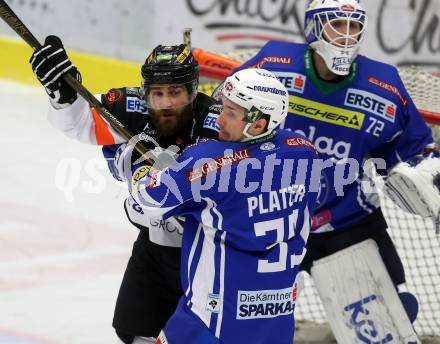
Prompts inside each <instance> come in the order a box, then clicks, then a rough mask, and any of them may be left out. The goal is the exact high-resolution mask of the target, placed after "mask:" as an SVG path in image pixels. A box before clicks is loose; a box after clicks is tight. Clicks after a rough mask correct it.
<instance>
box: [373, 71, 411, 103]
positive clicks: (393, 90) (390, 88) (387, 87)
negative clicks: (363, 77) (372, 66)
mask: <svg viewBox="0 0 440 344" xmlns="http://www.w3.org/2000/svg"><path fill="white" fill-rule="evenodd" d="M368 82H370V83H372V84H374V85H376V86H379V87H380V88H383V89H384V90H386V91H388V92H391V93H394V94H395V95H396V96H397V97H399V99H400V101H401V102H402V104H403V105H404V106H407V105H408V99H406V98H404V97H403V96H402V95H401V94H400V92H399V90H398V88H397V87H396V86H393V85H390V84H387V83H386V82H384V81H381V80H379V79H376V78H375V77H373V76H370V77H369V78H368Z"/></svg>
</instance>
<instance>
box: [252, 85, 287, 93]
mask: <svg viewBox="0 0 440 344" xmlns="http://www.w3.org/2000/svg"><path fill="white" fill-rule="evenodd" d="M254 91H257V92H265V93H273V94H281V95H283V96H285V95H286V91H283V90H279V89H278V88H275V87H266V86H258V85H256V86H254Z"/></svg>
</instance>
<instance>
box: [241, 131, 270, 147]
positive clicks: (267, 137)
mask: <svg viewBox="0 0 440 344" xmlns="http://www.w3.org/2000/svg"><path fill="white" fill-rule="evenodd" d="M277 134H278V133H277V131H276V130H272V131H271V132H270V133H269V134H267V135H266V136H263V137H259V138H258V139H253V140H252V139H251V140H246V141H243V142H244V143H246V144H251V145H253V144H256V143H260V142H264V141H267V140H270V139H273V138H274V137H275V136H276V135H277Z"/></svg>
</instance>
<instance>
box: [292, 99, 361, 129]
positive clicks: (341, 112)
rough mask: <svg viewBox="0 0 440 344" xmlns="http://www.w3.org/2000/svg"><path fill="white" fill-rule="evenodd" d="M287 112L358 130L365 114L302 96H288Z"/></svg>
mask: <svg viewBox="0 0 440 344" xmlns="http://www.w3.org/2000/svg"><path fill="white" fill-rule="evenodd" d="M289 112H290V113H293V114H295V115H298V116H304V117H307V118H313V119H316V120H318V121H322V122H327V123H331V124H335V125H339V126H342V127H347V128H351V129H356V130H360V129H361V128H362V124H363V123H364V119H365V115H364V114H363V113H361V112H357V111H351V110H347V109H342V108H338V107H334V106H330V105H326V104H322V103H318V102H314V101H311V100H306V99H303V98H299V97H295V96H290V97H289Z"/></svg>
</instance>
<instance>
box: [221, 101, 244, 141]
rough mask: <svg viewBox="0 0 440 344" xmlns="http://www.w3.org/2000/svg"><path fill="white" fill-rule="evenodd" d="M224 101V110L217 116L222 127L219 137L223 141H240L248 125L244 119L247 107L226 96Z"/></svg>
mask: <svg viewBox="0 0 440 344" xmlns="http://www.w3.org/2000/svg"><path fill="white" fill-rule="evenodd" d="M222 103H223V110H222V112H221V113H220V115H219V116H218V117H217V124H218V125H219V127H220V133H219V136H218V138H219V139H220V140H222V141H240V140H241V139H242V138H243V136H244V135H243V129H244V127H245V126H246V123H245V122H244V121H243V119H244V115H245V109H244V108H243V107H241V106H239V105H237V104H235V103H233V102H231V101H230V100H229V99H227V98H225V97H222Z"/></svg>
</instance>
